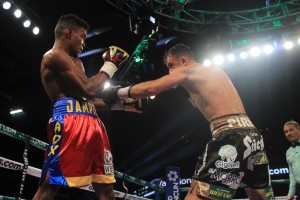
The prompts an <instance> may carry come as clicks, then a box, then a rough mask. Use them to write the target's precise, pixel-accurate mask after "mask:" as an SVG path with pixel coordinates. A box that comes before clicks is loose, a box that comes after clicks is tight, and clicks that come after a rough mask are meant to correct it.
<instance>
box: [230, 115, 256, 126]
mask: <svg viewBox="0 0 300 200" xmlns="http://www.w3.org/2000/svg"><path fill="white" fill-rule="evenodd" d="M227 123H228V127H229V128H232V127H236V126H239V127H241V128H250V127H254V125H253V124H252V122H251V121H250V119H249V118H248V117H235V118H229V119H227Z"/></svg>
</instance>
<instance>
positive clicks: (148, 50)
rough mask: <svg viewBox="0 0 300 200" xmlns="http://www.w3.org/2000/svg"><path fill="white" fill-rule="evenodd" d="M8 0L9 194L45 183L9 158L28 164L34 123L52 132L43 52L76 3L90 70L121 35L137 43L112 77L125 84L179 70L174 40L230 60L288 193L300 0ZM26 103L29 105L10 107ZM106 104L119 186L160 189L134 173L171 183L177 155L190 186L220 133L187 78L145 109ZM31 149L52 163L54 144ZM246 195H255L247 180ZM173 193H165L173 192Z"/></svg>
mask: <svg viewBox="0 0 300 200" xmlns="http://www.w3.org/2000/svg"><path fill="white" fill-rule="evenodd" d="M5 2H6V1H4V0H0V3H1V7H0V24H1V31H0V36H1V37H0V38H1V50H0V51H1V53H0V76H1V78H0V130H1V134H0V181H1V187H0V188H1V189H0V199H1V197H2V196H5V197H7V198H8V197H18V196H19V193H20V190H22V195H21V196H22V198H24V199H31V198H32V197H33V195H34V193H35V192H36V190H37V187H38V180H39V179H38V177H35V176H31V175H29V174H27V175H26V176H25V177H24V176H23V178H25V179H23V181H22V170H14V171H12V170H11V169H6V168H5V167H7V168H13V166H16V165H14V164H12V163H11V164H8V163H9V162H8V161H5V160H4V158H5V159H9V160H12V161H15V162H18V163H23V164H24V163H25V162H24V159H23V154H24V148H25V146H26V145H25V142H24V140H26V139H27V135H28V136H31V137H32V138H35V139H37V140H38V141H42V142H45V143H47V137H46V126H47V121H48V117H49V115H50V110H51V102H50V100H49V99H48V97H47V95H46V93H45V92H44V89H43V87H42V84H41V78H40V71H39V67H40V62H41V58H42V56H43V54H44V53H45V52H46V51H47V50H49V49H50V48H52V45H53V42H54V33H53V31H54V27H55V24H56V22H57V20H58V18H59V17H60V16H61V15H63V14H66V13H74V14H76V15H78V16H80V17H82V18H83V19H85V20H86V21H87V22H88V23H89V25H90V31H89V34H88V38H87V39H86V48H85V50H84V52H83V53H82V54H81V55H80V58H81V59H82V61H83V63H84V65H85V70H86V74H87V76H88V77H90V76H92V75H93V74H95V73H97V71H98V70H99V68H100V66H102V64H103V61H102V58H101V55H102V53H103V52H104V50H105V48H107V47H108V46H110V45H116V46H120V47H122V48H123V49H125V50H126V51H127V52H128V53H129V54H130V55H131V57H130V59H129V60H128V62H127V63H126V64H125V66H124V68H123V69H122V70H120V71H118V72H117V74H116V75H115V76H114V77H113V79H112V80H111V82H110V83H111V84H120V85H124V86H125V85H130V84H135V83H139V82H143V81H147V80H152V79H156V78H158V77H160V76H162V75H165V74H167V73H168V70H167V68H166V67H165V66H164V65H163V62H162V61H163V55H164V52H165V51H166V50H167V49H168V48H169V47H170V46H172V45H173V44H175V43H178V42H183V43H186V44H188V45H190V46H191V47H192V48H193V49H194V51H195V52H196V54H197V60H198V61H199V62H200V63H203V64H204V65H207V66H208V67H209V66H210V65H218V66H219V67H221V68H222V69H223V70H224V71H225V72H226V73H227V74H228V75H229V77H230V78H231V79H232V81H233V83H234V85H235V86H236V88H237V90H238V92H239V94H240V96H241V98H242V100H243V102H244V106H245V108H246V111H247V114H248V115H249V117H250V119H251V120H252V122H253V123H254V124H255V126H256V127H257V128H258V129H259V130H260V131H261V132H262V135H263V137H264V141H265V148H266V150H267V154H268V157H269V161H270V175H271V178H272V182H273V183H272V186H273V191H274V194H275V196H276V198H278V199H280V198H279V197H284V196H286V194H287V192H288V166H287V162H286V159H285V152H286V150H287V149H288V148H289V146H290V144H289V142H288V141H287V140H286V138H285V136H284V133H283V125H284V123H285V122H286V121H288V120H295V121H298V122H299V121H300V108H299V107H300V104H299V91H300V79H299V74H300V66H299V65H300V43H299V41H300V40H299V38H300V24H299V22H300V2H299V1H288V0H287V1H284V0H267V1H264V0H239V1H237V0H223V1H219V0H187V1H185V0H166V1H163V0H147V1H146V0H89V1H83V0H81V1H80V0H64V1H62V0H60V1H58V0H52V1H48V0H45V1H38V0H14V1H10V0H8V2H10V3H11V7H10V8H9V9H4V7H5V6H3V4H4V3H5ZM16 9H20V10H22V15H21V17H20V18H16V17H15V15H14V14H15V13H14V12H15V10H16ZM26 19H28V20H31V24H30V26H29V27H28V28H25V27H24V25H23V22H24V21H25V20H26ZM34 26H37V27H39V32H38V34H34V33H33V31H32V30H33V28H34ZM15 109H22V112H21V113H15V114H10V113H11V111H13V110H15ZM98 114H99V116H100V118H101V119H102V121H103V122H104V124H105V126H106V128H107V131H108V134H109V139H110V143H111V147H112V153H113V156H114V166H115V170H116V171H118V172H120V174H119V175H118V176H117V183H116V184H115V185H114V189H115V190H117V191H120V192H123V193H128V194H131V195H137V196H141V197H144V198H150V199H154V198H157V197H155V194H154V193H153V192H152V191H154V189H153V188H151V187H152V185H151V184H150V187H149V185H148V186H145V184H144V185H143V184H136V183H135V182H134V181H130V180H128V179H129V178H128V177H135V178H136V179H138V180H144V181H146V182H148V183H154V182H155V183H160V184H163V181H165V178H166V173H165V172H166V168H167V167H168V166H175V167H178V168H180V177H181V180H182V186H181V187H182V188H187V187H188V186H189V182H188V181H189V179H191V176H192V174H193V170H194V167H195V163H196V161H197V158H198V156H199V155H200V154H201V153H202V152H203V150H204V148H205V144H206V142H207V141H208V140H209V139H210V137H211V134H210V130H209V123H208V122H207V121H206V120H205V119H204V117H203V116H202V115H201V113H200V112H199V111H198V110H196V109H195V108H194V107H193V106H192V105H191V104H190V103H189V101H188V99H187V97H186V94H185V92H184V91H183V89H182V88H181V87H177V88H173V89H170V90H168V91H166V92H164V93H161V94H159V95H157V96H156V97H155V98H153V99H151V101H150V102H149V105H148V108H147V110H146V111H145V112H143V113H130V112H124V111H103V112H99V113H98ZM8 127H10V128H12V129H9V128H8ZM16 131H17V132H16ZM7 132H10V133H11V135H10V136H9V134H5V133H7ZM2 133H4V134H2ZM21 133H22V134H24V135H25V136H26V137H25V136H24V135H23V136H24V137H25V138H23V139H24V140H22V138H21V139H20V134H21ZM22 134H21V135H22ZM37 146H38V145H37ZM27 153H28V155H27V161H28V165H29V166H30V167H34V168H37V169H41V167H42V163H43V156H44V151H43V150H42V149H39V148H36V146H33V145H29V147H28V148H27ZM25 164H26V163H25ZM155 180H156V181H155ZM21 185H23V188H22V189H20V188H21ZM160 186H163V185H160ZM185 192H186V191H182V192H181V199H183V197H184V195H185ZM147 194H148V195H147ZM234 198H235V199H244V198H246V194H245V192H244V190H243V189H242V186H241V188H239V189H238V190H237V192H236V195H235V197H234ZM56 199H62V200H63V199H78V200H84V199H96V197H95V196H94V193H93V192H91V191H87V190H81V189H66V188H61V189H60V190H59V192H58V195H57V198H56ZM161 199H165V195H164V194H163V193H162V194H161Z"/></svg>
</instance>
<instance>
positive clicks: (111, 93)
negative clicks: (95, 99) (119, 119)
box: [101, 86, 121, 106]
mask: <svg viewBox="0 0 300 200" xmlns="http://www.w3.org/2000/svg"><path fill="white" fill-rule="evenodd" d="M120 88H121V86H110V87H108V88H105V89H104V90H103V91H102V93H101V98H102V99H103V101H104V102H105V103H106V104H107V105H110V106H112V105H113V104H115V103H116V102H117V100H119V98H118V95H117V93H118V90H119V89H120Z"/></svg>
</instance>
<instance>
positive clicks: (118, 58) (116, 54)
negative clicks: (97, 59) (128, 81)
mask: <svg viewBox="0 0 300 200" xmlns="http://www.w3.org/2000/svg"><path fill="white" fill-rule="evenodd" d="M128 57H129V55H128V53H127V52H126V51H124V50H123V49H121V48H120V47H117V46H110V47H109V50H107V51H106V52H104V53H103V55H102V59H103V60H104V61H105V62H106V61H110V62H112V63H114V64H115V65H116V67H117V68H119V67H120V66H121V65H122V64H123V63H124V62H125V61H126V60H127V59H128Z"/></svg>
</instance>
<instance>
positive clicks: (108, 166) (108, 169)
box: [104, 150, 114, 174]
mask: <svg viewBox="0 0 300 200" xmlns="http://www.w3.org/2000/svg"><path fill="white" fill-rule="evenodd" d="M104 171H105V174H113V173H114V166H113V157H112V154H111V152H110V151H108V150H105V151H104Z"/></svg>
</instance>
